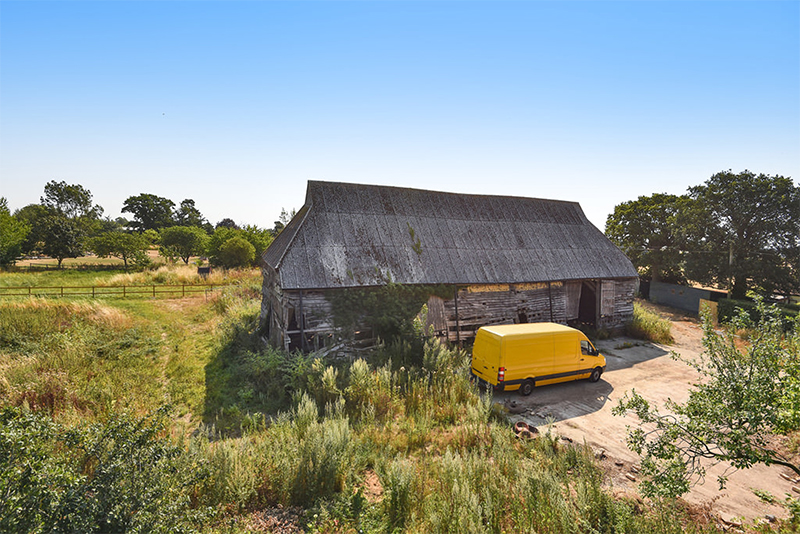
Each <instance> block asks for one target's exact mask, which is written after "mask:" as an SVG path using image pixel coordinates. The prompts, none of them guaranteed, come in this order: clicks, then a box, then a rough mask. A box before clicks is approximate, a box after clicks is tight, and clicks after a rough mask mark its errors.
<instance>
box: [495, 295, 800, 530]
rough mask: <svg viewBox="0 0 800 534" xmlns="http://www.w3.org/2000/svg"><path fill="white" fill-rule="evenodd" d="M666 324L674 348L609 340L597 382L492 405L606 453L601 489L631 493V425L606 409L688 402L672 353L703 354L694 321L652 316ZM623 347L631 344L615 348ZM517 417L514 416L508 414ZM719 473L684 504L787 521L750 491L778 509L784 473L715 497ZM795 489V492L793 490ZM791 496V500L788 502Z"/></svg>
mask: <svg viewBox="0 0 800 534" xmlns="http://www.w3.org/2000/svg"><path fill="white" fill-rule="evenodd" d="M659 312H660V313H661V314H662V315H665V316H667V317H669V318H670V319H671V320H672V334H673V336H674V337H675V343H674V344H673V345H671V346H662V345H657V344H651V343H643V342H641V341H637V340H633V339H627V338H614V339H611V340H607V341H600V342H599V343H598V347H597V348H598V349H599V350H600V352H602V353H603V354H604V355H605V357H606V364H607V366H606V372H605V373H604V374H603V376H602V378H601V379H600V381H598V382H596V383H591V382H589V381H587V380H581V381H575V382H566V383H563V384H555V385H550V386H542V387H539V388H536V389H535V390H534V392H533V393H532V394H531V395H530V396H529V397H522V396H520V395H519V394H518V393H517V392H516V391H513V392H507V393H498V394H496V396H495V401H496V402H499V403H506V404H507V403H509V402H510V401H516V402H517V403H518V404H520V405H522V407H524V408H525V410H526V411H524V412H523V413H521V414H517V415H512V416H511V418H512V422H516V421H519V420H523V421H525V422H527V423H528V424H530V425H533V426H536V427H537V428H538V429H539V431H540V432H546V431H547V429H548V426H549V425H552V426H550V431H551V432H552V433H554V434H556V435H559V436H561V437H562V439H569V440H572V441H573V442H574V443H586V444H587V445H589V446H591V447H592V448H593V449H594V450H595V451H596V452H598V453H599V452H600V451H605V452H604V457H603V459H602V460H601V465H602V466H603V468H604V469H605V471H606V473H607V481H608V484H609V485H610V486H611V488H612V490H613V491H615V492H622V493H634V492H635V491H636V487H637V484H638V482H635V481H632V480H631V478H634V479H636V478H637V477H638V475H637V474H636V473H635V470H636V467H635V466H636V464H637V463H638V456H637V455H636V454H635V453H634V452H632V451H630V450H629V449H628V447H627V445H626V442H625V438H626V435H627V433H626V425H631V426H633V425H635V424H636V419H635V418H633V417H631V416H628V417H616V416H613V415H612V414H611V409H612V408H613V407H614V406H616V405H617V403H618V402H619V400H620V399H621V398H622V397H623V395H624V394H625V393H626V392H627V391H630V390H631V389H633V388H636V391H637V392H638V393H639V394H640V395H642V396H643V397H644V398H645V399H647V400H648V401H650V402H652V403H655V404H657V405H658V406H663V403H664V401H666V400H667V399H668V398H671V399H672V400H675V401H678V402H682V401H685V400H686V398H687V397H688V391H689V386H690V385H691V383H692V382H693V381H696V378H697V375H696V373H695V372H694V371H693V370H692V369H691V368H690V367H688V366H687V365H686V364H684V363H682V362H680V361H676V360H674V359H672V358H671V357H670V354H669V353H670V351H675V352H677V353H679V354H680V355H681V356H683V357H685V358H694V357H698V356H699V355H700V354H701V352H702V345H701V339H702V331H701V329H700V325H699V324H698V321H697V319H695V318H690V317H686V316H683V315H681V314H678V313H674V312H670V311H669V310H668V309H663V308H662V309H659ZM626 342H630V343H631V344H635V345H636V346H633V347H630V348H622V347H623V346H624V344H625V343H626ZM514 411H517V410H514ZM723 472H725V466H716V467H714V468H712V469H709V470H708V472H707V475H706V480H705V482H704V483H702V484H698V485H696V486H695V487H694V488H693V489H692V491H691V492H690V493H689V494H687V495H686V496H684V498H685V500H686V501H688V502H689V503H692V504H696V505H700V506H699V508H705V509H707V510H709V511H710V513H711V514H713V515H714V516H715V517H716V518H721V519H722V520H724V521H736V520H738V521H742V520H744V522H745V523H746V524H747V523H749V524H752V523H753V522H755V521H760V520H764V518H765V517H766V516H768V515H769V516H775V517H779V518H782V517H786V515H787V512H786V510H785V508H784V507H783V506H781V505H780V504H769V503H766V502H764V501H762V500H761V499H759V498H758V497H757V496H756V495H755V493H754V490H761V491H765V492H769V493H770V494H771V495H773V496H774V497H775V499H776V501H777V503H780V502H782V501H783V500H784V498H785V496H786V494H792V486H793V484H792V483H791V482H789V481H787V480H785V479H784V478H782V477H781V476H780V473H786V474H787V475H788V474H790V473H791V471H789V470H788V469H785V468H783V467H779V466H772V467H765V466H763V465H758V466H755V467H753V468H751V469H748V470H742V471H734V472H732V473H731V474H730V476H729V480H728V483H727V486H726V488H725V489H724V490H722V491H720V490H719V486H718V484H717V476H718V475H721V474H722V473H723ZM796 485H798V486H800V484H796ZM795 496H797V495H795Z"/></svg>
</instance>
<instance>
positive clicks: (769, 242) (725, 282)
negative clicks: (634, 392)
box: [605, 170, 800, 299]
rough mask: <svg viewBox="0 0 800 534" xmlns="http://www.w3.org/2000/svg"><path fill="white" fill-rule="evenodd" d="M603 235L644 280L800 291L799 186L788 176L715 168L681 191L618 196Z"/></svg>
mask: <svg viewBox="0 0 800 534" xmlns="http://www.w3.org/2000/svg"><path fill="white" fill-rule="evenodd" d="M605 233H606V236H608V238H609V239H611V241H613V242H614V243H615V244H616V245H617V246H619V247H620V248H621V249H622V250H623V251H624V252H625V253H626V254H627V255H628V257H629V258H630V259H631V261H633V263H634V265H635V266H636V267H637V268H638V269H639V271H640V272H641V273H642V276H643V277H644V278H646V279H650V280H653V281H665V282H674V283H681V282H685V281H687V280H691V281H695V282H699V283H701V284H704V285H715V286H717V287H725V288H728V289H730V292H731V297H732V298H734V299H741V298H744V297H745V296H746V295H747V293H748V292H755V293H758V294H762V295H765V296H769V295H773V294H776V293H778V294H784V295H789V294H793V293H795V294H796V293H797V292H798V291H800V187H797V186H795V185H794V183H793V182H792V179H791V178H785V177H783V176H770V175H766V174H755V173H753V172H751V171H748V170H745V171H743V172H740V173H734V172H732V171H730V170H728V171H723V172H719V173H717V174H715V175H713V176H712V177H711V178H709V179H708V180H707V181H706V182H705V183H704V184H702V185H698V186H695V187H690V188H689V190H688V191H687V193H686V194H684V195H667V194H660V193H656V194H653V195H650V196H641V197H639V198H638V199H637V200H631V201H628V202H623V203H622V204H619V205H617V206H616V207H615V208H614V213H612V214H611V215H609V216H608V220H607V222H606V231H605Z"/></svg>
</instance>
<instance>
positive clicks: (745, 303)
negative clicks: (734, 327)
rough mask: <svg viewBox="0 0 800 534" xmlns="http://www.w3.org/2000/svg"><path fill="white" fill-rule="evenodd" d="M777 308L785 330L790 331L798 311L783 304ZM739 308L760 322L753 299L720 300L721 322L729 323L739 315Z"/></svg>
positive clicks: (756, 304) (719, 312) (756, 305)
mask: <svg viewBox="0 0 800 534" xmlns="http://www.w3.org/2000/svg"><path fill="white" fill-rule="evenodd" d="M775 309H776V311H777V312H778V313H779V314H780V316H781V321H782V324H783V329H784V331H786V332H788V331H789V330H791V329H792V327H793V324H794V323H793V321H794V319H795V318H796V317H797V315H798V312H797V311H795V310H793V309H791V308H788V307H781V306H776V307H775ZM739 310H744V311H746V312H747V314H748V315H749V316H750V319H751V320H753V321H756V322H758V321H760V320H761V314H760V312H759V311H758V303H757V302H753V301H751V300H734V299H722V300H720V301H719V305H718V308H717V313H718V315H719V320H720V322H722V323H729V322H730V321H731V320H732V319H734V318H735V317H737V316H738V315H739Z"/></svg>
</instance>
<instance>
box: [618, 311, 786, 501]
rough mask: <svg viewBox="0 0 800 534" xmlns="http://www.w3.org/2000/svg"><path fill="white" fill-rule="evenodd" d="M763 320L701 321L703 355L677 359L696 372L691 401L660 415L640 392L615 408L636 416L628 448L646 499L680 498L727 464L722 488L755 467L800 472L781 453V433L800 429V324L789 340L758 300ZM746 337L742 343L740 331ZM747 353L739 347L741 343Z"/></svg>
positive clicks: (774, 315) (773, 314) (777, 319)
mask: <svg viewBox="0 0 800 534" xmlns="http://www.w3.org/2000/svg"><path fill="white" fill-rule="evenodd" d="M757 309H758V312H759V313H758V315H759V318H760V319H759V320H758V321H754V320H752V319H751V318H750V317H749V316H748V315H747V313H745V312H741V313H740V314H739V315H738V316H737V317H736V318H735V319H734V320H733V321H732V322H731V324H730V325H729V326H728V327H727V328H726V329H725V330H724V331H722V332H717V331H716V330H715V329H714V327H713V325H712V323H711V321H710V319H709V318H708V317H704V319H703V346H704V349H705V350H704V353H703V357H702V358H700V359H696V360H686V359H684V358H681V357H680V356H678V355H677V354H673V357H674V358H676V359H678V360H680V361H683V362H685V363H686V364H687V365H689V366H691V367H692V368H694V369H695V371H697V373H698V374H699V376H700V380H699V381H698V383H696V384H693V389H692V390H691V391H690V393H689V399H688V400H687V401H686V402H685V403H677V402H674V401H672V400H668V401H667V402H666V404H665V408H666V409H667V410H668V412H669V413H661V412H660V411H659V409H658V408H657V407H654V406H653V405H651V404H650V403H649V402H648V401H647V400H646V399H644V398H643V397H642V396H641V395H639V394H638V393H637V392H636V390H632V391H631V392H630V393H626V395H625V397H624V398H623V399H622V400H621V401H620V402H619V404H618V405H617V406H616V407H614V409H613V413H614V414H615V415H628V414H632V415H635V416H636V417H638V419H639V421H640V424H639V426H638V427H637V428H634V429H631V428H630V427H628V438H627V441H628V446H629V448H630V449H631V450H632V451H634V452H636V453H637V454H639V455H640V457H641V463H642V473H643V475H644V476H645V482H644V483H643V484H642V489H643V492H644V493H645V494H646V495H648V496H651V497H652V496H662V497H674V496H678V495H681V494H683V493H686V492H687V491H689V488H690V487H691V485H692V484H694V483H697V482H699V481H702V480H704V478H705V475H706V471H707V469H708V468H709V467H710V466H713V465H717V464H719V463H722V462H728V463H729V464H730V469H728V470H726V471H725V473H724V474H723V475H721V476H720V477H719V478H718V482H719V485H720V489H722V488H723V487H724V486H725V483H726V482H727V475H728V474H729V472H730V470H732V469H747V468H749V467H752V466H753V465H755V464H758V463H763V464H765V465H773V464H775V465H782V466H784V467H787V468H789V469H791V470H792V471H794V472H795V473H797V474H798V475H800V466H798V465H796V464H794V463H793V462H792V461H791V459H789V458H787V457H785V456H783V455H781V454H780V452H778V451H776V450H775V449H774V448H773V447H772V445H771V441H770V438H771V436H772V435H773V434H775V433H780V432H786V431H789V430H794V429H796V428H798V427H800V416H799V415H798V406H800V364H798V356H800V351H799V350H798V347H800V320H797V321H796V324H795V330H794V332H792V333H790V334H788V335H784V334H783V328H782V322H781V319H780V315H779V313H778V311H777V309H776V308H775V307H767V306H766V305H765V304H764V303H763V302H762V301H758V302H757ZM741 332H745V333H747V335H748V336H749V339H748V341H747V343H744V342H743V341H742V339H741V338H740V337H738V334H739V333H741ZM742 345H744V348H743V349H741V350H740V346H742Z"/></svg>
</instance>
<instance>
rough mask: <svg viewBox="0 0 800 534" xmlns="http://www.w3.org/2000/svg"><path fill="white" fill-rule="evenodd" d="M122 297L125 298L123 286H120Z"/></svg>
mask: <svg viewBox="0 0 800 534" xmlns="http://www.w3.org/2000/svg"><path fill="white" fill-rule="evenodd" d="M122 297H123V298H125V286H122Z"/></svg>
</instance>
